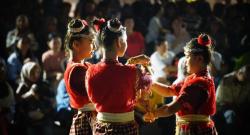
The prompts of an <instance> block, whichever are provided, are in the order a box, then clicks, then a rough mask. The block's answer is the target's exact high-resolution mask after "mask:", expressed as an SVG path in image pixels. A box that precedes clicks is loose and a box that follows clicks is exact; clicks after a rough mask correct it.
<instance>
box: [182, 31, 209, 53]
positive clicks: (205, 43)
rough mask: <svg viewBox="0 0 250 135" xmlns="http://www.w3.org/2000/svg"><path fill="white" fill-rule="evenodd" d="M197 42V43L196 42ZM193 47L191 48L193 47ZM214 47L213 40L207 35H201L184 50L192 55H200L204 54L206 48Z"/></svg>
mask: <svg viewBox="0 0 250 135" xmlns="http://www.w3.org/2000/svg"><path fill="white" fill-rule="evenodd" d="M194 41H197V42H194ZM192 44H193V46H190V45H192ZM211 45H212V40H211V38H210V37H209V36H208V35H207V34H200V35H199V36H198V37H197V38H195V39H194V40H191V41H190V42H189V43H188V44H187V46H185V47H184V50H186V51H187V52H192V53H200V52H204V51H205V50H206V49H205V48H206V47H210V46H211ZM204 47H205V48H204Z"/></svg>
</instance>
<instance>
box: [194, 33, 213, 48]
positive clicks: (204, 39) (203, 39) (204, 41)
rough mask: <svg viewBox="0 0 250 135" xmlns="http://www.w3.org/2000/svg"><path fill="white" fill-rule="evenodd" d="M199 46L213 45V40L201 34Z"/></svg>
mask: <svg viewBox="0 0 250 135" xmlns="http://www.w3.org/2000/svg"><path fill="white" fill-rule="evenodd" d="M197 41H198V44H199V45H204V46H210V45H211V43H212V40H211V38H210V37H209V36H208V35H207V34H200V35H199V36H198V38H197Z"/></svg>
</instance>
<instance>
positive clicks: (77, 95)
mask: <svg viewBox="0 0 250 135" xmlns="http://www.w3.org/2000/svg"><path fill="white" fill-rule="evenodd" d="M86 26H87V23H86V22H83V26H82V27H81V28H73V29H71V28H68V29H70V30H71V31H72V33H73V34H74V32H75V33H77V34H75V35H73V36H74V37H77V38H82V37H87V36H89V35H86V34H84V33H79V32H81V31H82V30H83V29H84V28H85V27H86ZM78 29H79V30H78ZM73 36H72V37H73ZM90 65H91V64H90V63H86V62H82V63H81V62H74V61H73V60H72V61H69V62H68V64H67V67H66V70H65V73H64V81H65V85H66V89H67V92H68V94H69V97H70V105H71V107H72V108H74V109H77V110H78V113H77V114H75V115H74V117H73V120H72V125H71V129H70V134H71V135H91V134H92V125H93V123H94V122H95V117H96V112H95V107H94V105H93V104H92V103H91V102H90V101H89V98H88V95H87V91H86V88H85V73H86V71H87V69H88V68H89V66H90Z"/></svg>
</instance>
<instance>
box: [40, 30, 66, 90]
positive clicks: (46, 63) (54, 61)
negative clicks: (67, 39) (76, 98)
mask: <svg viewBox="0 0 250 135" xmlns="http://www.w3.org/2000/svg"><path fill="white" fill-rule="evenodd" d="M47 44H48V46H49V50H48V51H46V52H44V53H43V55H42V65H43V69H44V79H45V80H47V81H48V82H50V84H51V86H52V90H53V91H54V92H55V91H56V88H57V85H58V83H59V81H60V80H61V79H62V78H63V71H62V69H61V63H62V61H63V60H64V58H65V54H64V51H62V49H61V48H62V39H61V37H60V36H59V35H58V34H56V33H50V34H49V35H48V42H47ZM55 93H56V92H55Z"/></svg>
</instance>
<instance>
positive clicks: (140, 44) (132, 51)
mask: <svg viewBox="0 0 250 135" xmlns="http://www.w3.org/2000/svg"><path fill="white" fill-rule="evenodd" d="M127 43H128V48H127V51H126V56H127V57H128V58H129V57H133V56H137V55H139V54H142V53H143V51H144V49H145V45H144V38H143V36H142V34H141V33H139V32H134V33H133V34H131V35H129V36H128V39H127Z"/></svg>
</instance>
